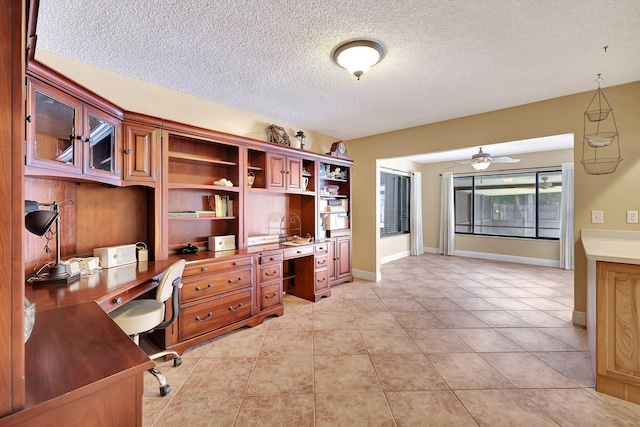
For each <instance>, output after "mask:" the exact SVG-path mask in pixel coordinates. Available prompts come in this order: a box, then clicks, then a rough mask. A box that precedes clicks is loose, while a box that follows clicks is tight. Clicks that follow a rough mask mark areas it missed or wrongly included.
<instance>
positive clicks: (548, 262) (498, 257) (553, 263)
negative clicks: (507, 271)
mask: <svg viewBox="0 0 640 427" xmlns="http://www.w3.org/2000/svg"><path fill="white" fill-rule="evenodd" d="M453 254H454V255H455V256H462V257H467V258H480V259H487V260H490V261H504V262H517V263H519V264H530V265H539V266H541V267H556V268H560V261H558V260H552V259H543V258H530V257H522V256H514V255H503V254H490V253H486V252H471V251H454V252H453Z"/></svg>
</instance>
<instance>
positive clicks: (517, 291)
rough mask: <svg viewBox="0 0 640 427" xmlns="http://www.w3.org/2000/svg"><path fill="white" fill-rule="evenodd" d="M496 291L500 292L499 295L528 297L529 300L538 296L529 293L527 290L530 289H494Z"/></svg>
mask: <svg viewBox="0 0 640 427" xmlns="http://www.w3.org/2000/svg"><path fill="white" fill-rule="evenodd" d="M494 289H496V290H498V291H500V292H501V293H503V294H504V295H506V296H508V297H512V298H513V297H530V298H536V297H538V296H539V295H537V294H534V293H533V292H531V291H530V290H529V289H531V288H514V287H510V288H494Z"/></svg>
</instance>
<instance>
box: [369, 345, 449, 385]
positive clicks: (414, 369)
mask: <svg viewBox="0 0 640 427" xmlns="http://www.w3.org/2000/svg"><path fill="white" fill-rule="evenodd" d="M371 362H372V363H373V367H374V368H375V370H376V373H377V375H378V379H379V380H380V385H381V386H382V389H383V390H384V391H385V392H387V391H416V390H448V387H447V385H446V384H445V382H444V381H443V380H442V378H440V375H438V373H437V372H436V371H435V369H433V367H432V366H431V363H430V362H429V361H428V360H427V358H426V357H425V356H424V355H423V354H421V353H420V354H372V355H371Z"/></svg>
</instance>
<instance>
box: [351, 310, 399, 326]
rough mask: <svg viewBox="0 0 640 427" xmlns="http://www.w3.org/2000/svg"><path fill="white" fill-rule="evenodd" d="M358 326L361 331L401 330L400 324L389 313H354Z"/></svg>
mask: <svg viewBox="0 0 640 427" xmlns="http://www.w3.org/2000/svg"><path fill="white" fill-rule="evenodd" d="M353 316H354V317H355V319H356V324H357V325H358V328H359V329H360V330H364V329H396V328H397V329H401V328H402V327H401V326H400V323H398V321H397V320H396V318H395V317H394V316H393V314H391V313H390V312H388V311H382V312H373V313H362V312H354V313H353Z"/></svg>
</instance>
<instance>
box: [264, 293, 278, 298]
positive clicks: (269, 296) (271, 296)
mask: <svg viewBox="0 0 640 427" xmlns="http://www.w3.org/2000/svg"><path fill="white" fill-rule="evenodd" d="M277 296H278V293H277V292H274V293H273V295H265V296H264V297H265V298H266V299H271V298H275V297H277Z"/></svg>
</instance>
